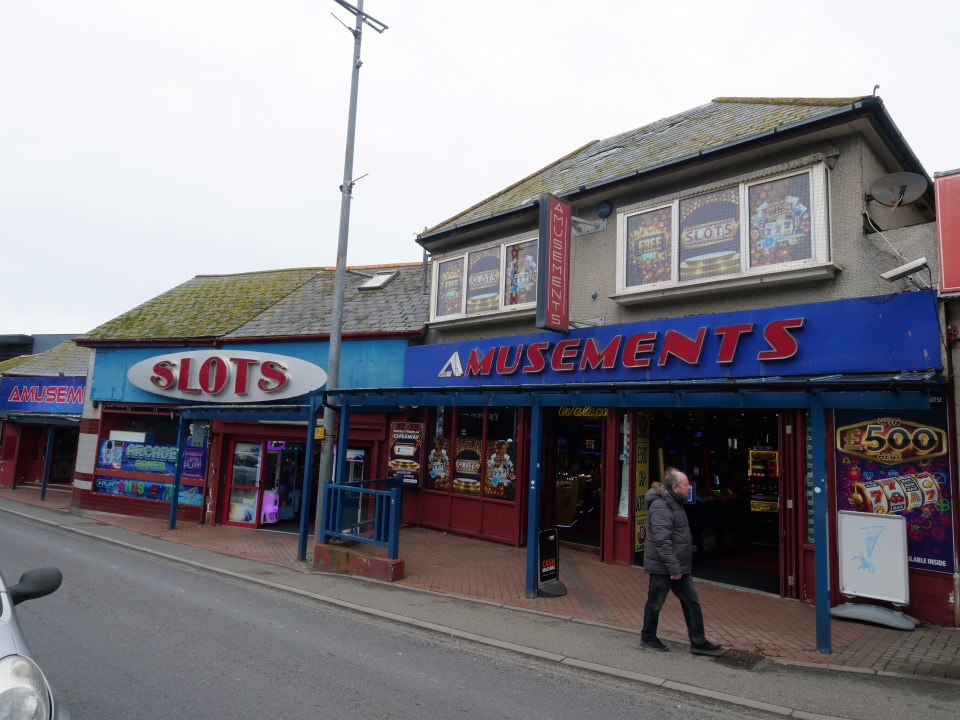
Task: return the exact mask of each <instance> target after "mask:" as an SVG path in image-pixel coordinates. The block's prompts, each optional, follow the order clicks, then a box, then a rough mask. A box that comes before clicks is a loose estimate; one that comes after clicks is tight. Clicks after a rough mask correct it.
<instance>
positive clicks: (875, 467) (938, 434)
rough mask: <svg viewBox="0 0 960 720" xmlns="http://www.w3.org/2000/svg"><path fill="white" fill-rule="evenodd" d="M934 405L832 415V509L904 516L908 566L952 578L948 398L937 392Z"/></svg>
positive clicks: (933, 398)
mask: <svg viewBox="0 0 960 720" xmlns="http://www.w3.org/2000/svg"><path fill="white" fill-rule="evenodd" d="M931 403H933V409H931V410H910V411H902V412H900V413H899V414H898V415H896V416H885V417H878V416H877V415H876V414H875V413H867V412H866V411H852V410H843V411H841V410H837V411H836V415H835V418H836V427H837V432H836V448H835V459H836V472H837V510H838V511H844V510H848V511H854V512H861V513H864V512H866V513H875V514H877V515H893V514H897V515H902V516H903V517H904V519H905V520H906V523H907V552H908V564H909V566H910V567H911V568H914V569H917V570H932V571H934V572H942V573H950V574H952V573H953V572H954V549H953V534H954V533H953V527H954V526H953V523H954V520H953V512H954V511H953V505H954V503H953V499H952V497H951V493H950V477H951V467H950V454H949V443H948V441H947V438H948V427H949V426H948V419H947V407H946V398H945V397H944V396H943V395H942V394H934V395H932V396H931ZM841 559H842V558H841Z"/></svg>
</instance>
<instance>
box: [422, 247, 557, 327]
mask: <svg viewBox="0 0 960 720" xmlns="http://www.w3.org/2000/svg"><path fill="white" fill-rule="evenodd" d="M539 239H540V238H539V235H536V234H534V235H525V236H523V237H520V238H515V239H511V240H508V241H504V242H500V243H497V244H495V245H488V246H486V247H477V248H471V249H469V250H465V251H463V252H462V253H458V254H456V255H449V256H443V257H437V258H433V259H432V260H431V265H432V269H431V273H430V278H431V280H430V289H431V290H430V320H431V321H448V320H461V319H464V318H478V317H498V316H503V315H505V314H510V313H517V312H523V311H530V310H535V309H536V307H537V300H536V295H537V293H536V287H537V283H539V281H540V272H539V270H540V269H539V267H536V268H535V272H536V281H535V282H534V291H533V300H531V301H530V302H525V303H517V304H516V305H507V304H506V303H505V302H504V296H505V294H506V282H507V267H508V264H509V257H510V250H511V248H513V247H514V246H517V245H523V244H526V243H529V242H534V243H537V244H536V248H537V252H536V253H534V257H535V258H537V259H538V258H539ZM490 250H498V252H499V265H498V268H499V269H498V272H499V281H498V283H497V307H496V308H492V309H488V310H475V311H472V312H471V311H469V310H468V309H467V304H468V299H467V295H468V286H469V272H470V265H469V263H470V255H471V254H474V253H479V252H486V251H490ZM457 261H459V262H460V273H461V278H462V280H461V291H460V308H459V311H458V312H454V313H446V314H444V315H438V314H437V311H438V309H439V304H440V303H439V295H438V294H439V290H440V268H441V266H442V265H444V264H445V263H451V262H457Z"/></svg>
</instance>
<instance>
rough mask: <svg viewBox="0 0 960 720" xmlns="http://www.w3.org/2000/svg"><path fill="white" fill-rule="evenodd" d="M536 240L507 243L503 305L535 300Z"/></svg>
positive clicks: (523, 303)
mask: <svg viewBox="0 0 960 720" xmlns="http://www.w3.org/2000/svg"><path fill="white" fill-rule="evenodd" d="M537 252H538V241H537V240H527V241H526V242H522V243H514V244H513V245H507V252H506V257H507V266H506V270H505V272H504V283H503V305H504V307H509V306H511V305H525V304H527V303H532V302H536V300H537Z"/></svg>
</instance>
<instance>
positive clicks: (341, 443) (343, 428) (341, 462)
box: [333, 403, 350, 485]
mask: <svg viewBox="0 0 960 720" xmlns="http://www.w3.org/2000/svg"><path fill="white" fill-rule="evenodd" d="M349 441H350V407H349V406H348V405H346V404H345V403H344V404H342V405H341V406H340V430H339V432H338V434H337V448H336V449H337V455H336V458H337V459H336V469H335V471H334V473H333V481H334V482H335V483H337V484H341V485H342V484H343V483H345V482H346V481H347V445H348V444H349Z"/></svg>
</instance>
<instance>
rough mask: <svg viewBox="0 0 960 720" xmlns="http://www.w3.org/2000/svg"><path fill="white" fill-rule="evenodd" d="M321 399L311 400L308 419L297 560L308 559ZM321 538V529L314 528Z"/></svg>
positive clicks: (312, 398) (314, 398)
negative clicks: (315, 437) (308, 538)
mask: <svg viewBox="0 0 960 720" xmlns="http://www.w3.org/2000/svg"><path fill="white" fill-rule="evenodd" d="M320 401H321V398H320V397H311V398H310V417H309V418H307V457H306V458H305V460H304V463H303V489H302V492H301V493H300V535H299V537H298V538H297V560H300V561H301V562H302V561H304V560H306V559H307V534H308V531H309V528H310V525H309V522H310V520H309V518H308V517H307V515H309V513H310V494H311V490H313V448H314V441H313V440H314V435H316V432H317V412H318V411H319V410H320ZM313 531H314V533H316V536H317V537H318V538H319V537H321V535H320V528H314V529H313Z"/></svg>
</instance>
